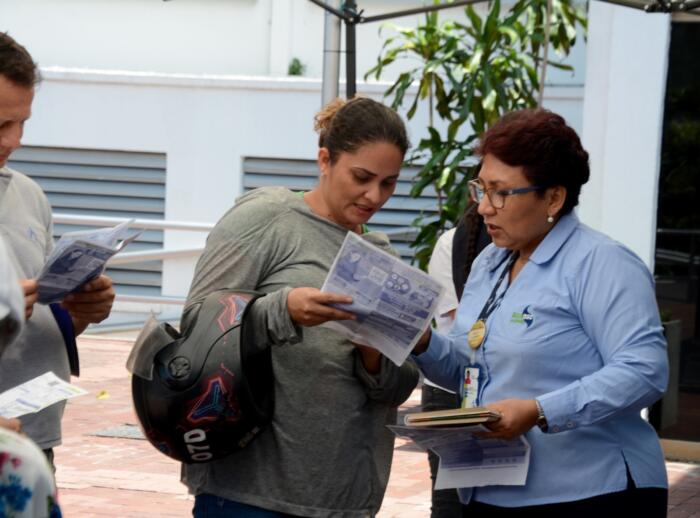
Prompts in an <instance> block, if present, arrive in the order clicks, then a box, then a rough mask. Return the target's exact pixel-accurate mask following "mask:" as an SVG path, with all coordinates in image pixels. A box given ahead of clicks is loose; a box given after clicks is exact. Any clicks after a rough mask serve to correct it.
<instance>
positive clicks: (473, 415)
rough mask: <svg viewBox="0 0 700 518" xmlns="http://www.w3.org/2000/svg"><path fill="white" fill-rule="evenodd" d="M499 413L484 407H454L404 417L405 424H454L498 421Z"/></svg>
mask: <svg viewBox="0 0 700 518" xmlns="http://www.w3.org/2000/svg"><path fill="white" fill-rule="evenodd" d="M500 418H501V414H499V413H498V412H496V411H494V410H490V409H488V408H484V407H474V408H454V409H451V410H436V411H434V412H417V413H415V414H408V415H406V417H405V418H404V423H405V424H406V426H456V425H465V424H481V423H490V422H492V421H498V420H499V419H500Z"/></svg>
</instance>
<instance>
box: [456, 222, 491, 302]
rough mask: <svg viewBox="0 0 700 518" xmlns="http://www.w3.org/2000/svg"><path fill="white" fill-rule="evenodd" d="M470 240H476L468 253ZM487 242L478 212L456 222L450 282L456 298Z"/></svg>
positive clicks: (486, 233) (460, 296)
mask: <svg viewBox="0 0 700 518" xmlns="http://www.w3.org/2000/svg"><path fill="white" fill-rule="evenodd" d="M472 218H478V222H474V221H472ZM475 223H477V224H475ZM474 229H475V230H474ZM472 240H476V247H475V249H474V252H473V254H470V253H468V252H469V250H470V249H471V244H472ZM489 243H491V237H490V236H489V234H488V232H486V225H484V220H483V218H482V217H481V216H479V215H478V214H476V213H474V214H467V215H466V216H465V217H464V218H462V219H461V220H460V221H459V223H458V224H457V229H456V230H455V234H454V237H453V238H452V282H453V283H454V286H455V292H456V293H457V300H460V299H461V298H462V292H463V291H464V284H465V283H466V282H467V278H468V277H469V272H471V269H472V262H473V261H474V259H475V258H476V256H477V255H479V254H480V253H481V251H482V250H483V249H484V248H486V246H488V245H489Z"/></svg>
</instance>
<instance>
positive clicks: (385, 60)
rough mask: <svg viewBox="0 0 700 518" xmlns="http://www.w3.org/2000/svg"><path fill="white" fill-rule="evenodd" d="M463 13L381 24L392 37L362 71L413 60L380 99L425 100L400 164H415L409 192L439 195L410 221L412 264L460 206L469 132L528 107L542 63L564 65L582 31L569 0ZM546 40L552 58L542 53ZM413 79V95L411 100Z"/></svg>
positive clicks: (520, 2) (468, 166) (395, 102)
mask: <svg viewBox="0 0 700 518" xmlns="http://www.w3.org/2000/svg"><path fill="white" fill-rule="evenodd" d="M434 3H436V4H439V3H441V2H440V1H439V0H434ZM464 13H465V16H464V20H461V21H457V20H454V19H445V20H443V21H441V20H440V19H439V15H438V13H437V12H432V13H427V14H426V15H425V21H424V23H422V24H420V25H418V26H417V27H415V28H405V27H399V26H396V25H393V24H391V25H390V24H387V25H385V26H383V27H382V29H381V30H385V29H386V28H387V27H389V28H391V29H392V30H393V32H394V33H395V34H394V35H393V36H391V37H389V38H388V39H386V40H385V42H384V45H383V48H382V51H381V54H380V56H379V58H378V60H377V64H376V65H375V66H374V67H373V68H372V69H370V70H369V71H368V72H367V74H366V75H365V78H368V77H370V76H373V77H374V78H376V79H379V78H381V76H382V73H384V71H385V69H386V67H388V66H389V65H391V64H393V63H395V62H396V61H398V60H408V61H409V62H411V63H415V64H416V65H415V66H414V67H413V68H410V69H409V70H408V71H405V72H403V73H401V74H400V75H399V77H398V78H397V79H396V81H395V82H394V83H393V84H392V85H391V87H390V88H389V89H388V90H387V91H386V92H385V96H386V97H389V98H391V105H392V106H393V107H394V108H399V107H401V106H404V105H407V107H408V110H407V117H408V118H409V119H411V118H413V116H414V115H415V114H416V111H417V109H418V107H419V105H421V104H422V103H427V109H428V114H429V125H428V128H427V129H426V135H425V137H424V138H422V139H421V140H420V142H419V143H418V145H417V147H416V148H415V149H413V150H412V152H411V154H410V155H409V157H408V159H407V165H411V166H418V167H419V168H420V171H419V172H418V174H417V175H416V178H415V182H414V184H413V188H412V191H411V195H412V196H414V197H417V196H420V195H421V193H423V191H424V190H425V189H434V191H435V193H436V195H437V199H438V206H437V211H436V214H435V215H430V216H426V215H422V216H421V217H419V218H418V219H417V220H416V221H415V222H414V225H415V226H416V227H418V233H417V235H416V237H415V240H414V242H413V244H412V245H411V246H412V247H414V248H415V249H416V256H415V257H416V260H417V262H418V264H419V266H420V267H421V268H426V266H427V263H428V261H429V259H430V254H431V253H432V250H433V247H434V245H435V242H436V240H437V237H438V236H439V234H440V233H441V232H442V231H444V230H445V228H447V227H448V226H450V225H452V224H454V223H455V222H456V221H457V220H458V219H459V217H460V216H461V214H462V213H463V212H464V210H465V209H466V207H467V204H468V196H467V181H468V180H469V179H471V177H472V176H473V174H474V170H475V167H476V164H475V160H474V144H475V142H476V139H477V138H478V136H479V135H481V134H482V133H483V132H484V131H485V130H486V129H487V128H488V127H489V126H490V125H491V124H493V123H494V122H495V121H496V120H497V119H498V118H499V117H500V116H501V115H502V114H504V113H506V112H508V111H512V110H516V109H520V108H526V107H534V106H537V105H538V98H540V99H541V89H540V84H541V81H542V79H543V78H544V71H546V69H547V66H552V67H556V68H560V69H564V70H572V68H571V67H570V66H568V65H565V64H563V63H561V60H562V59H563V58H564V57H565V56H566V55H568V53H569V52H570V50H571V47H572V46H573V45H574V44H575V42H576V38H577V28H578V27H579V26H580V27H582V28H583V29H584V31H585V29H586V16H585V13H584V11H583V10H582V9H581V8H579V7H577V6H575V5H573V2H572V0H549V2H548V1H547V0H517V1H516V2H515V4H513V5H512V6H511V7H509V8H507V9H503V8H502V7H501V2H500V0H492V1H491V2H490V4H489V7H488V11H487V13H485V15H480V14H479V13H477V11H476V10H475V9H474V8H473V7H471V6H468V7H466V8H465V9H464ZM546 21H548V22H549V23H548V24H547V23H545V22H546ZM550 46H551V47H552V48H553V49H554V51H555V52H556V54H557V56H558V58H559V59H558V60H557V61H555V60H552V59H549V57H548V53H547V50H548V49H549V48H550ZM414 84H417V85H418V93H417V94H416V95H415V96H413V98H410V96H409V89H410V88H411V86H412V85H414ZM436 117H437V118H438V119H439V120H440V122H441V123H440V124H439V125H438V124H436V123H435V122H436V121H435V118H436Z"/></svg>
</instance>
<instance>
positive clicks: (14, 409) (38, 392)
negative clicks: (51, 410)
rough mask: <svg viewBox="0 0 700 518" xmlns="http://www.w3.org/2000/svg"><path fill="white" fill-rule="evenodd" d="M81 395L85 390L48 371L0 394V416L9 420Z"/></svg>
mask: <svg viewBox="0 0 700 518" xmlns="http://www.w3.org/2000/svg"><path fill="white" fill-rule="evenodd" d="M83 394H87V390H84V389H81V388H80V387H76V386H75V385H71V384H70V383H68V382H66V381H63V380H62V379H61V378H59V377H58V376H56V375H55V374H54V373H53V372H50V371H49V372H46V373H44V374H42V375H41V376H38V377H36V378H34V379H32V380H29V381H25V382H24V383H22V384H21V385H18V386H16V387H14V388H11V389H10V390H6V391H5V392H3V393H2V394H0V416H2V417H5V418H7V419H10V418H12V417H20V416H23V415H26V414H33V413H34V412H38V411H39V410H43V409H44V408H46V407H49V406H51V405H53V404H54V403H58V402H59V401H63V400H65V399H69V398H73V397H75V396H82V395H83Z"/></svg>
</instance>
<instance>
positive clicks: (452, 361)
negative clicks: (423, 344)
mask: <svg viewBox="0 0 700 518" xmlns="http://www.w3.org/2000/svg"><path fill="white" fill-rule="evenodd" d="M508 253H509V251H508V250H505V249H502V248H498V247H496V246H494V245H489V247H487V248H486V249H485V250H484V251H483V252H482V253H481V254H480V255H479V257H478V258H477V259H476V261H475V262H474V265H473V267H472V271H471V274H470V276H469V279H468V281H467V284H466V286H465V290H464V296H463V297H462V300H461V301H460V305H459V308H458V310H457V316H456V321H455V325H454V326H453V328H452V330H451V331H450V333H449V334H448V335H447V336H445V335H440V334H438V333H433V335H432V338H431V340H430V344H429V347H428V349H427V351H426V352H424V353H423V354H421V355H419V356H415V357H414V358H415V359H416V362H417V363H418V365H419V366H420V368H421V370H422V371H423V372H424V373H425V375H426V376H427V377H428V378H430V379H431V380H433V381H434V382H436V383H438V384H439V385H441V386H444V387H447V388H449V389H451V390H455V391H459V390H461V385H462V380H463V376H464V369H465V367H467V366H468V365H469V363H470V349H469V346H468V344H467V333H468V331H469V328H470V327H471V326H472V324H473V323H474V322H475V321H476V319H477V317H478V315H479V312H480V311H481V308H482V307H483V306H484V303H485V302H486V300H487V299H488V297H489V295H490V293H491V290H492V289H493V287H494V285H495V284H496V280H497V279H498V277H499V275H500V274H501V272H502V270H503V268H504V267H505V265H506V262H507V261H506V256H507V255H508ZM504 289H507V292H506V294H505V296H504V298H503V300H502V302H501V304H500V306H499V307H498V308H497V309H496V310H495V311H494V312H493V313H492V314H491V315H490V317H489V319H488V321H487V334H486V338H485V339H484V342H483V343H482V346H481V347H480V348H479V349H478V350H477V351H476V356H475V360H476V362H477V363H478V364H479V366H480V367H481V375H480V378H481V381H480V384H479V401H478V403H479V404H480V405H488V404H489V403H493V402H496V401H499V400H502V399H509V398H517V399H537V400H538V401H539V402H540V404H541V405H542V408H543V410H544V414H545V417H546V418H547V422H548V424H549V430H548V432H547V433H543V432H542V431H541V430H540V429H539V428H537V427H534V428H532V429H531V430H530V431H529V432H527V439H528V441H529V442H530V444H531V446H532V453H531V458H530V469H529V472H528V476H527V482H526V484H525V486H488V487H483V488H478V489H477V488H475V489H471V488H465V489H460V497H461V499H462V501H464V502H468V501H469V500H470V499H471V498H474V499H476V500H478V501H480V502H485V503H488V504H492V505H498V506H504V507H516V506H518V507H519V506H527V505H538V504H546V503H555V502H567V501H572V500H580V499H584V498H589V497H592V496H596V495H600V494H605V493H611V492H615V491H622V490H624V489H625V488H626V487H627V475H626V469H625V465H627V466H628V467H629V472H630V474H631V476H632V478H633V480H634V482H635V484H636V485H637V487H667V480H666V470H665V467H664V459H663V454H662V451H661V447H660V444H659V440H658V438H657V435H656V432H655V431H654V430H653V428H652V427H651V426H650V425H649V424H648V423H647V422H646V421H644V420H643V419H642V418H641V417H640V410H641V409H643V408H644V407H647V406H649V405H650V404H652V403H653V402H654V401H656V400H657V399H659V397H660V396H661V395H662V394H663V392H664V390H665V389H666V384H667V382H668V361H667V357H666V341H665V339H664V336H663V330H662V327H661V323H660V321H659V312H658V309H657V305H656V299H655V296H654V283H653V279H652V276H651V274H650V272H649V270H648V269H647V267H646V266H645V265H644V263H642V261H641V260H640V259H639V258H638V257H637V256H636V255H634V253H632V252H631V251H630V250H628V249H627V248H625V247H624V246H623V245H621V244H620V243H617V242H616V241H613V240H612V239H610V238H609V237H607V236H605V235H603V234H601V233H599V232H596V231H594V230H592V229H591V228H589V227H587V226H585V225H583V224H582V223H580V222H579V221H578V219H577V218H576V216H575V215H574V214H573V213H572V214H568V215H566V216H563V217H562V218H561V219H560V220H559V221H558V223H557V224H556V225H555V226H554V228H552V230H551V231H550V232H549V233H548V234H547V236H546V237H545V238H544V240H543V241H542V242H541V243H540V244H539V246H538V247H537V249H536V250H535V252H534V253H533V254H532V255H531V256H530V259H529V261H528V262H527V263H526V264H525V266H524V268H523V269H522V270H521V271H520V273H519V274H518V276H517V278H516V279H515V281H514V282H513V284H512V285H511V286H509V287H508V283H506V282H504V283H503V284H502V286H501V289H500V290H499V291H503V290H504Z"/></svg>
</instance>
